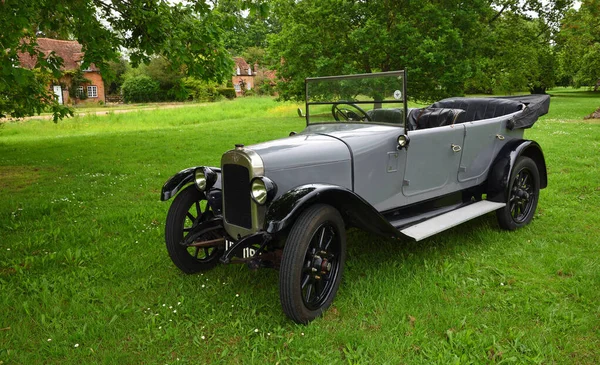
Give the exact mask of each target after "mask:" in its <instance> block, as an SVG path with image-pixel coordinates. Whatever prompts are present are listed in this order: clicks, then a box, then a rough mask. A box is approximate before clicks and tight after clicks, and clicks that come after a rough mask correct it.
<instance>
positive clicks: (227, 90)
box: [217, 87, 235, 99]
mask: <svg viewBox="0 0 600 365" xmlns="http://www.w3.org/2000/svg"><path fill="white" fill-rule="evenodd" d="M217 91H218V92H219V94H221V95H223V96H224V97H226V98H227V99H235V89H234V88H232V87H221V88H219V89H217Z"/></svg>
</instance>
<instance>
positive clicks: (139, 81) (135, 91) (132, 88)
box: [122, 75, 160, 103]
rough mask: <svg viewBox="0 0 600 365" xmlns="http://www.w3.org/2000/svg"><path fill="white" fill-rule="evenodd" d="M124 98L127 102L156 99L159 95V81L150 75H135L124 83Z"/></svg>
mask: <svg viewBox="0 0 600 365" xmlns="http://www.w3.org/2000/svg"><path fill="white" fill-rule="evenodd" d="M122 90H123V100H124V101H125V102H126V103H131V102H133V103H140V102H148V101H156V100H158V97H159V90H160V89H159V85H158V82H156V81H154V80H152V79H151V78H150V77H148V76H144V75H141V76H134V77H131V78H128V79H127V80H125V82H124V83H123V87H122Z"/></svg>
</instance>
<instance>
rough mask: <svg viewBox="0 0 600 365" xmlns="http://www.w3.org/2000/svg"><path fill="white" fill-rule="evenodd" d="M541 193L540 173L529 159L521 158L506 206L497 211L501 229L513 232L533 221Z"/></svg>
mask: <svg viewBox="0 0 600 365" xmlns="http://www.w3.org/2000/svg"><path fill="white" fill-rule="evenodd" d="M539 193H540V173H539V171H538V168H537V165H536V164H535V162H534V161H533V160H532V159H530V158H529V157H519V159H518V160H517V162H516V163H515V166H514V167H513V170H512V173H511V176H510V185H509V193H508V199H507V202H506V206H505V207H504V208H502V209H499V210H497V211H496V217H497V218H498V224H499V225H500V228H502V229H505V230H509V231H513V230H515V229H517V228H521V227H523V226H525V225H527V224H529V222H531V220H532V219H533V215H534V214H535V209H536V208H537V203H538V199H539Z"/></svg>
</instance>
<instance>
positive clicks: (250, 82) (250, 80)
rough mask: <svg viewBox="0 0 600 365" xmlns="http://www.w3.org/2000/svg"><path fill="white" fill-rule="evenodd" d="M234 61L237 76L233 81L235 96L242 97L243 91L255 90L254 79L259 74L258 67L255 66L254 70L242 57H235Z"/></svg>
mask: <svg viewBox="0 0 600 365" xmlns="http://www.w3.org/2000/svg"><path fill="white" fill-rule="evenodd" d="M233 61H234V62H235V75H233V77H232V78H231V81H232V82H233V88H234V89H235V95H236V96H241V95H242V94H243V90H242V89H246V90H252V89H254V79H255V77H256V73H257V72H258V65H254V67H253V68H252V67H250V65H249V64H248V63H247V62H246V60H245V59H243V58H242V57H234V58H233Z"/></svg>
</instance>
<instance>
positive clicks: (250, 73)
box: [248, 67, 252, 76]
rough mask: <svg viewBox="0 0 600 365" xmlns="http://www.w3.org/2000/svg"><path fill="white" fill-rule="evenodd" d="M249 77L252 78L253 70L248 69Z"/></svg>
mask: <svg viewBox="0 0 600 365" xmlns="http://www.w3.org/2000/svg"><path fill="white" fill-rule="evenodd" d="M248 76H252V69H251V68H250V67H248Z"/></svg>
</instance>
